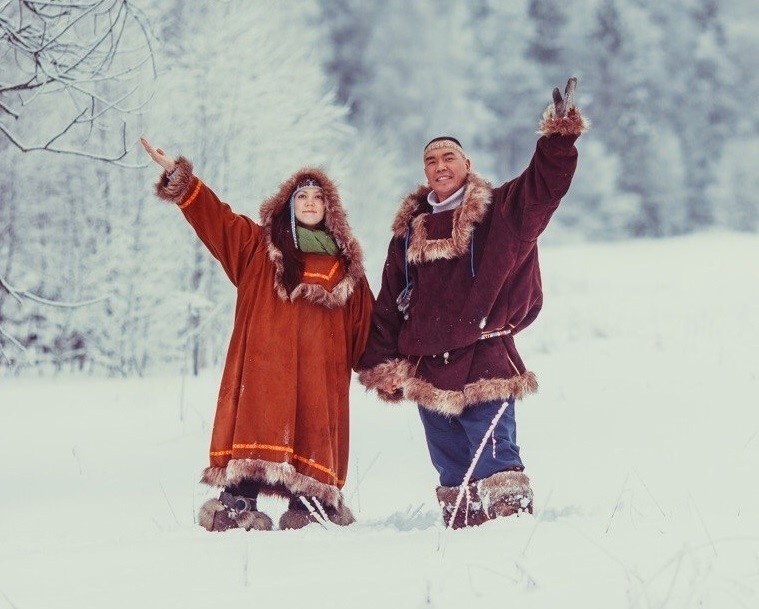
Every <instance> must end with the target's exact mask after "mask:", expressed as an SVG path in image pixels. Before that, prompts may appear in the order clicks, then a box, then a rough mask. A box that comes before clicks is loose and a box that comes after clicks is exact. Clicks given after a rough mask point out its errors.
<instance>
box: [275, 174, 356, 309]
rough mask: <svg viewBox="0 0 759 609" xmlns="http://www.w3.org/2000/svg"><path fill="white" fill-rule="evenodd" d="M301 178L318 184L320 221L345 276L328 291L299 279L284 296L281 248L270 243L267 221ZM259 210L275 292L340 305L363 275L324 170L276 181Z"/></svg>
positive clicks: (322, 303) (353, 238)
mask: <svg viewBox="0 0 759 609" xmlns="http://www.w3.org/2000/svg"><path fill="white" fill-rule="evenodd" d="M305 178H313V179H315V180H317V181H318V182H319V184H321V185H322V190H323V192H324V203H325V211H324V224H325V225H326V227H327V230H328V231H329V233H330V234H331V235H332V237H333V238H334V239H335V243H337V247H338V248H339V249H340V255H341V257H342V258H343V260H344V261H345V266H346V271H345V277H343V278H342V279H341V280H340V282H339V283H338V284H337V285H336V286H335V287H334V289H333V290H332V291H331V292H328V291H327V290H325V289H324V288H323V287H322V286H320V285H315V284H308V283H301V284H300V285H298V286H296V288H295V289H294V290H293V291H292V293H291V294H290V296H289V297H288V295H287V290H286V289H285V286H284V284H283V283H282V275H283V273H284V266H283V262H282V252H281V251H280V250H279V249H278V248H276V247H275V246H274V244H273V243H272V240H271V224H272V221H273V219H274V216H276V215H277V214H279V212H281V211H282V210H283V209H284V208H285V207H287V205H288V203H289V202H290V195H291V194H292V192H293V190H295V187H296V186H297V185H298V183H299V182H300V181H301V180H303V179H305ZM260 214H261V226H262V228H263V231H264V238H265V239H266V247H267V251H268V254H269V260H271V262H272V264H273V265H274V291H275V292H276V293H277V295H278V296H279V297H280V298H281V299H282V300H295V299H297V298H305V299H306V300H308V301H310V302H312V303H314V304H317V305H320V306H324V307H327V308H330V309H332V308H337V307H341V306H343V305H344V304H345V303H346V302H347V300H348V298H349V297H350V295H351V294H352V293H353V290H354V289H355V288H356V286H358V284H359V282H360V281H361V278H362V277H363V276H364V265H363V254H362V252H361V246H360V245H359V244H358V241H357V240H356V239H355V237H354V236H353V233H352V232H351V229H350V226H349V225H348V219H347V217H346V215H345V210H344V209H343V204H342V202H341V201H340V195H339V193H338V191H337V187H336V186H335V184H334V182H332V180H330V179H329V178H328V177H327V174H326V173H324V172H323V171H322V170H320V169H315V168H313V167H307V168H304V169H301V170H299V171H297V172H296V173H295V174H293V176H292V177H290V178H289V179H288V180H286V181H284V182H283V183H282V184H281V185H280V187H279V190H278V191H277V193H276V194H275V195H273V196H272V197H269V198H268V199H266V201H264V202H263V204H262V205H261V212H260Z"/></svg>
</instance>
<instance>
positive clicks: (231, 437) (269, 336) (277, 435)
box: [156, 157, 373, 506]
mask: <svg viewBox="0 0 759 609" xmlns="http://www.w3.org/2000/svg"><path fill="white" fill-rule="evenodd" d="M305 178H314V179H316V180H317V181H318V182H319V183H320V184H321V185H322V189H323V192H324V199H325V227H326V229H327V231H328V232H329V233H330V234H331V235H332V237H333V238H334V239H335V242H336V243H337V245H338V248H339V250H340V252H339V255H337V256H330V255H321V254H303V256H304V262H305V269H304V272H303V277H302V281H301V283H300V284H299V285H298V286H297V287H296V288H295V289H294V290H292V292H291V293H290V294H288V293H287V290H286V289H285V286H284V285H283V282H282V274H283V257H282V252H281V251H280V250H279V249H277V247H276V246H275V245H274V244H273V242H272V235H271V228H272V220H273V219H274V217H275V216H277V215H278V214H279V213H281V212H283V211H284V212H286V213H287V209H288V205H289V199H290V196H291V194H292V192H293V191H294V189H295V187H296V185H297V184H298V183H299V182H300V181H301V180H303V179H305ZM156 191H157V194H158V196H159V197H161V198H163V199H166V200H169V201H172V202H174V203H177V204H178V206H179V207H180V209H181V210H182V213H183V214H184V216H185V218H187V220H188V221H189V223H190V224H191V225H192V227H193V228H194V229H195V231H196V233H197V234H198V237H200V239H201V241H203V243H204V244H205V245H206V246H207V247H208V249H209V250H210V252H211V253H212V254H213V255H214V256H215V257H216V258H217V259H218V260H219V262H220V263H221V265H222V267H223V268H224V271H225V272H226V274H227V275H228V277H229V279H230V280H231V281H232V283H233V284H234V285H235V286H236V287H237V306H236V310H235V321H234V327H233V329H232V336H231V339H230V343H229V350H228V352H227V359H226V364H225V366H224V372H223V375H222V380H221V388H220V390H219V398H218V403H217V407H216V416H215V420H214V426H213V433H212V438H211V448H210V465H209V467H207V468H206V469H205V470H204V472H203V476H202V480H203V482H206V483H207V484H211V485H218V486H228V485H232V484H236V483H238V482H240V481H241V480H243V479H251V480H254V481H257V482H259V483H260V484H261V485H262V492H263V493H265V494H266V493H268V494H278V495H284V496H287V495H299V494H302V495H306V496H309V497H316V498H317V499H319V500H320V501H321V502H322V503H324V504H325V505H329V506H339V505H340V504H341V502H342V495H341V493H340V489H341V488H342V487H343V484H344V483H345V478H346V475H347V471H348V469H347V468H348V430H349V425H348V421H349V418H348V393H349V384H350V377H351V370H352V369H353V368H354V367H355V366H356V364H357V362H358V358H359V357H360V356H361V353H362V352H363V349H364V346H365V344H366V340H367V337H368V334H369V326H370V320H371V313H372V306H373V296H372V293H371V290H370V288H369V284H368V282H367V280H366V277H365V274H364V267H363V263H362V253H361V248H360V247H359V244H358V242H357V241H356V239H355V238H354V237H353V235H352V233H351V230H350V227H349V225H348V221H347V218H346V215H345V211H344V209H343V207H342V203H341V202H340V197H339V195H338V191H337V188H336V187H335V185H334V184H333V182H332V181H331V180H330V179H329V178H328V177H327V175H326V174H325V173H324V172H322V171H321V170H318V169H303V170H300V171H298V172H297V173H296V174H295V175H293V176H292V177H291V178H290V179H289V180H287V181H285V182H284V183H283V184H282V185H281V186H280V188H279V190H278V191H277V193H276V194H275V195H274V196H272V197H271V198H269V199H267V200H266V201H265V202H264V203H263V205H262V206H261V212H260V215H261V222H260V224H259V223H256V222H254V221H253V220H251V219H250V218H247V217H246V216H243V215H240V214H236V213H234V212H233V211H232V210H231V209H230V207H229V206H228V205H227V204H225V203H222V202H221V201H220V200H219V199H218V198H217V196H216V195H215V194H214V193H213V191H212V190H211V189H210V188H208V187H207V186H206V185H205V184H204V183H203V182H202V181H200V180H199V179H198V178H197V177H196V176H194V175H193V170H192V165H191V164H190V163H189V161H187V159H185V158H183V157H180V158H179V159H178V160H177V169H176V170H175V173H174V174H172V177H171V179H170V180H169V179H168V177H167V176H166V174H164V175H163V176H162V177H161V180H160V181H159V183H158V184H157V186H156Z"/></svg>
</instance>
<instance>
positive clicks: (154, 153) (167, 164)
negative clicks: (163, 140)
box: [140, 137, 177, 172]
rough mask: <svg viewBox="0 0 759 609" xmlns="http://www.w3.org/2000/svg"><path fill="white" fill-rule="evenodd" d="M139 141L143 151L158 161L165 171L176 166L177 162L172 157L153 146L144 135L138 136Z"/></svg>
mask: <svg viewBox="0 0 759 609" xmlns="http://www.w3.org/2000/svg"><path fill="white" fill-rule="evenodd" d="M140 143H141V144H142V147H143V148H144V149H145V152H147V153H148V154H149V155H150V158H151V159H153V160H154V161H155V162H156V163H158V164H159V165H160V166H161V167H163V168H164V170H165V171H166V172H170V171H173V170H174V167H176V164H177V163H176V161H175V160H174V159H173V158H172V157H170V156H168V155H167V154H166V153H165V152H164V151H163V150H161V149H160V148H154V147H153V145H152V144H151V143H150V142H149V141H148V140H146V139H145V138H144V137H141V138H140Z"/></svg>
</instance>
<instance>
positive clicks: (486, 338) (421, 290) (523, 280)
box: [358, 78, 588, 528]
mask: <svg viewBox="0 0 759 609" xmlns="http://www.w3.org/2000/svg"><path fill="white" fill-rule="evenodd" d="M576 82H577V81H576V79H574V78H572V79H570V80H569V82H568V83H567V87H566V89H565V94H564V97H562V95H561V93H560V92H559V90H558V89H555V90H554V92H553V100H554V101H553V103H552V104H551V105H549V106H548V108H547V109H546V111H545V113H544V114H543V117H542V120H541V121H540V130H539V132H540V134H541V137H540V139H539V140H538V142H537V147H536V150H535V153H534V155H533V157H532V160H531V162H530V164H529V166H528V167H527V169H526V170H525V171H524V172H523V173H522V174H521V175H520V176H518V177H517V178H515V179H513V180H510V181H508V182H506V183H504V184H502V185H501V186H498V187H493V186H491V185H490V184H489V183H488V182H486V181H485V180H484V179H482V178H481V177H479V176H478V175H477V174H476V173H474V172H473V171H470V162H469V159H467V157H466V154H465V153H464V150H463V149H462V147H461V144H460V143H459V141H458V140H456V139H455V138H453V137H449V136H443V137H439V138H435V139H433V140H432V141H431V142H429V143H428V144H427V146H426V147H425V149H424V172H425V175H426V177H427V182H428V185H427V186H421V187H420V188H419V189H418V190H417V191H416V192H413V193H411V194H410V195H408V196H407V197H406V198H405V199H404V200H403V201H402V203H401V206H400V209H399V211H398V213H397V215H396V217H395V220H394V222H393V227H392V229H393V238H392V240H391V242H390V246H389V249H388V255H387V259H386V261H385V267H384V271H383V275H382V287H381V290H380V294H379V297H378V299H377V302H376V305H375V309H374V314H373V318H372V329H371V334H370V337H369V342H368V345H367V348H366V351H365V352H364V355H363V357H362V359H361V361H360V362H359V366H358V368H359V369H360V373H359V380H360V381H361V382H362V383H363V384H364V385H365V386H366V387H367V388H370V389H375V390H376V391H377V392H378V394H379V396H380V397H381V398H383V399H385V400H387V401H391V402H396V401H400V400H402V399H404V398H405V399H407V400H411V401H413V402H415V403H417V404H418V405H419V412H420V415H421V418H422V423H423V425H424V430H425V434H426V437H427V444H428V447H429V452H430V457H431V459H432V463H433V465H434V466H435V468H436V469H437V471H438V472H439V474H440V486H439V487H438V489H437V496H438V500H439V502H440V504H441V507H442V509H443V520H444V522H445V523H446V525H447V526H451V527H453V528H459V527H462V526H467V525H474V524H482V523H483V522H485V521H487V520H489V519H492V518H497V517H501V516H509V515H511V514H514V513H519V512H521V511H529V512H532V498H533V495H532V489H531V488H530V481H529V478H528V477H527V476H526V475H525V474H524V471H523V470H524V465H523V463H522V460H521V459H520V456H519V447H518V445H517V444H516V422H515V418H514V400H515V399H516V398H522V397H523V396H524V395H526V394H528V393H533V392H535V391H536V390H537V382H536V380H535V376H534V374H533V373H532V372H529V371H527V369H526V368H525V365H524V363H523V362H522V359H521V358H520V357H519V354H518V353H517V350H516V347H515V345H514V335H515V334H516V333H517V332H519V331H521V330H522V329H523V328H526V327H527V326H528V325H529V324H530V323H532V321H533V320H534V319H535V318H536V316H537V315H538V312H539V311H540V308H541V306H542V302H543V295H542V289H541V281H540V269H539V266H538V250H537V239H538V236H539V235H540V233H541V232H542V231H543V230H544V229H545V227H546V225H547V224H548V221H549V219H550V218H551V215H552V214H553V212H554V211H555V210H556V208H557V207H558V205H559V202H560V201H561V198H562V197H563V196H564V194H565V193H566V192H567V190H568V189H569V185H570V183H571V180H572V176H573V174H574V171H575V167H576V165H577V149H576V148H575V146H574V143H575V140H576V139H577V138H578V137H579V135H580V134H581V133H582V132H584V131H585V130H586V129H587V126H588V124H587V121H586V120H585V119H584V118H583V117H582V115H581V114H580V112H579V110H578V109H577V108H575V106H574V88H575V85H576ZM485 442H487V446H486V447H485V449H484V450H483V445H484V444H485ZM491 445H492V446H491Z"/></svg>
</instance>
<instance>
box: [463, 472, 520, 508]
mask: <svg viewBox="0 0 759 609" xmlns="http://www.w3.org/2000/svg"><path fill="white" fill-rule="evenodd" d="M475 484H476V486H477V491H478V493H479V497H480V499H481V501H482V507H483V510H484V511H485V512H486V513H487V516H488V518H503V517H505V516H511V515H512V514H520V513H523V512H528V513H530V514H532V499H533V496H532V488H530V479H529V478H528V477H527V476H526V475H525V473H524V472H519V471H505V472H497V473H495V474H493V475H492V476H489V477H487V478H484V479H483V480H480V481H478V482H476V483H475Z"/></svg>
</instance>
